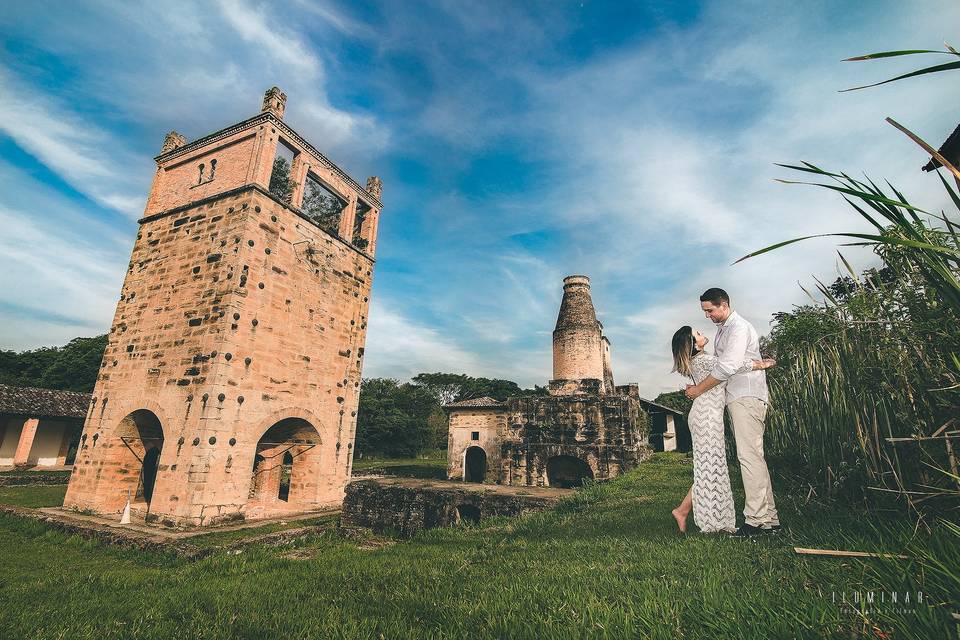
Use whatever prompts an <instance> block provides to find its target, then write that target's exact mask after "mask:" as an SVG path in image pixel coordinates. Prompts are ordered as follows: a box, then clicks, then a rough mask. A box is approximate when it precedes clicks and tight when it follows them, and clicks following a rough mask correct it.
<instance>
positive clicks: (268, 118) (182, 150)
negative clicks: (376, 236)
mask: <svg viewBox="0 0 960 640" xmlns="http://www.w3.org/2000/svg"><path fill="white" fill-rule="evenodd" d="M264 122H270V123H271V124H273V125H274V126H275V127H277V128H278V129H279V130H280V131H282V132H283V133H284V134H286V135H287V136H289V137H290V138H291V139H292V140H293V141H294V142H296V143H297V144H299V145H300V146H302V147H303V148H304V149H305V150H306V151H307V152H309V153H310V154H311V155H313V156H314V157H315V158H317V160H319V161H320V162H321V163H322V164H323V165H324V166H325V167H326V168H327V169H329V170H330V171H332V172H334V173H335V174H337V176H339V177H340V178H341V179H343V180H344V181H345V182H347V184H349V185H350V186H352V187H353V188H354V190H356V192H357V194H358V195H360V196H362V197H363V198H364V199H365V200H368V201H369V202H370V203H371V204H373V205H374V206H375V207H376V208H377V210H378V211H382V210H383V203H381V202H380V199H379V198H376V197H374V196H373V194H371V193H370V192H369V191H367V190H366V189H365V188H364V187H362V186H360V183H359V182H357V181H356V180H354V179H353V178H352V177H350V175H349V174H348V173H347V172H346V171H344V170H343V169H341V168H340V167H338V166H337V165H335V164H334V163H333V161H331V160H330V159H329V158H327V156H325V155H323V154H322V153H320V152H319V151H317V148H316V147H314V146H313V145H312V144H310V143H309V142H307V140H306V139H305V138H304V137H303V136H301V135H300V134H299V133H297V132H296V131H294V130H293V129H292V128H291V127H290V125H288V124H287V123H286V122H284V121H283V120H281V119H279V118H277V117H276V116H275V115H273V114H272V113H269V112H267V111H264V112H263V113H260V114H257V115H255V116H253V117H252V118H248V119H246V120H244V121H243V122H238V123H237V124H234V125H231V126H229V127H227V128H226V129H221V130H219V131H215V132H213V133H211V134H209V135H206V136H203V137H202V138H198V139H196V140H194V141H193V142H188V143H187V144H185V145H183V146H182V147H177V148H176V149H173V150H172V151H168V152H167V153H161V154H160V155H158V156H156V157H155V158H154V160H156V161H157V162H158V163H159V162H163V161H167V160H172V159H174V158H176V157H178V156H181V155H185V154H188V153H190V152H192V151H196V150H197V149H199V148H200V147H202V146H204V145H207V144H210V143H211V142H216V141H218V140H222V139H224V138H227V137H229V136H232V135H234V134H236V133H239V132H241V131H243V130H244V129H248V128H250V127H253V126H256V125H258V124H261V123H264Z"/></svg>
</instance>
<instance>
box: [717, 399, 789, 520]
mask: <svg viewBox="0 0 960 640" xmlns="http://www.w3.org/2000/svg"><path fill="white" fill-rule="evenodd" d="M727 411H729V412H730V420H731V422H733V436H734V439H735V440H736V442H737V458H738V459H739V460H740V473H741V475H742V476H743V492H744V494H746V501H745V503H744V505H743V515H744V518H745V521H746V523H747V524H750V525H753V526H755V527H770V526H773V525H778V524H780V520H779V518H778V517H777V507H776V505H775V504H774V502H773V486H772V485H771V484H770V473H769V472H768V471H767V461H766V460H765V459H764V457H763V428H764V426H763V420H764V418H766V416H767V403H766V402H764V401H763V400H761V399H760V398H752V397H746V398H737V399H736V400H733V401H732V402H730V403H729V404H728V405H727Z"/></svg>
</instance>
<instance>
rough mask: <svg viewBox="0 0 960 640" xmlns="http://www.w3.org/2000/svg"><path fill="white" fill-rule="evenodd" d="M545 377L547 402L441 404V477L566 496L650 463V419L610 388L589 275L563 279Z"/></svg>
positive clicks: (635, 396)
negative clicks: (444, 418)
mask: <svg viewBox="0 0 960 640" xmlns="http://www.w3.org/2000/svg"><path fill="white" fill-rule="evenodd" d="M553 377H554V379H553V380H550V382H549V383H548V386H547V390H548V391H549V394H548V395H546V396H531V395H523V396H515V397H512V398H507V399H506V400H505V401H499V400H496V399H494V398H472V399H470V400H463V401H460V402H454V403H452V404H448V405H446V407H444V408H445V409H446V411H447V414H448V415H449V422H448V439H447V477H448V478H450V479H462V480H464V481H466V482H491V483H497V484H510V485H530V486H550V487H572V486H580V484H582V482H583V481H584V480H585V479H587V478H592V479H594V480H608V479H610V478H614V477H616V476H618V475H620V474H621V473H623V472H625V471H627V470H629V469H632V468H633V467H635V466H637V465H638V464H640V463H641V462H643V461H644V460H646V459H647V458H648V457H649V456H650V454H651V449H650V446H649V443H648V439H649V438H648V436H649V433H650V418H649V415H648V413H647V411H646V410H645V409H644V407H643V405H642V404H641V399H640V390H639V387H638V386H637V385H636V384H627V385H620V386H619V387H616V386H614V384H613V367H612V366H611V357H610V340H609V339H607V337H606V336H604V335H603V325H601V324H600V322H598V321H597V312H596V310H595V309H594V307H593V300H592V299H591V296H590V278H588V277H587V276H568V277H566V278H564V279H563V301H562V302H561V303H560V313H559V314H558V315H557V325H556V329H555V330H554V332H553Z"/></svg>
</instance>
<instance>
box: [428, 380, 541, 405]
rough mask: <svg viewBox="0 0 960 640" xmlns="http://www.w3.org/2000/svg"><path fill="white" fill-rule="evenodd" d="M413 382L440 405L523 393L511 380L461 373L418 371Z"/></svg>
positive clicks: (502, 398) (500, 397)
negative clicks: (477, 376) (476, 376)
mask: <svg viewBox="0 0 960 640" xmlns="http://www.w3.org/2000/svg"><path fill="white" fill-rule="evenodd" d="M413 383H414V384H416V385H420V386H421V387H423V388H424V389H426V390H427V391H429V392H430V394H431V395H433V397H434V398H436V400H437V402H438V403H440V404H441V405H446V404H450V403H451V402H458V401H460V400H471V399H473V398H482V397H484V396H489V397H491V398H496V399H497V400H506V399H507V398H509V397H510V396H518V395H524V391H523V390H522V389H520V386H519V385H518V384H517V383H516V382H513V381H512V380H501V379H498V378H492V379H491V378H474V377H472V376H468V375H466V374H463V373H420V374H417V375H416V376H414V377H413ZM527 393H531V392H529V391H528V392H527ZM533 393H536V392H535V391H534V392H533Z"/></svg>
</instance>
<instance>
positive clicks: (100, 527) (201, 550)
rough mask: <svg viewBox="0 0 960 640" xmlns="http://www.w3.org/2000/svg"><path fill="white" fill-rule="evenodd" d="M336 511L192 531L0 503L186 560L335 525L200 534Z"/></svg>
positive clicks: (85, 533) (95, 536) (13, 511)
mask: <svg viewBox="0 0 960 640" xmlns="http://www.w3.org/2000/svg"><path fill="white" fill-rule="evenodd" d="M336 513H339V510H338V509H331V510H327V511H316V512H310V513H305V514H299V515H296V516H292V517H287V518H271V519H265V520H256V521H253V522H245V523H242V524H236V525H231V526H223V527H205V528H203V529H196V530H191V531H171V530H165V529H158V528H155V527H151V526H149V525H145V524H141V523H132V524H129V525H121V524H119V523H117V522H115V521H113V520H109V519H107V518H103V517H100V516H96V515H89V514H83V513H74V512H70V511H65V510H63V509H55V508H48V509H28V508H25V507H12V506H6V505H0V515H8V516H14V517H18V518H26V519H29V520H35V521H37V522H42V523H43V524H45V525H47V526H49V527H51V528H53V529H56V530H58V531H62V532H64V533H68V534H71V535H79V536H81V537H83V538H86V539H90V540H98V541H100V542H102V543H104V544H109V545H116V546H120V547H126V548H128V549H139V550H141V551H154V552H160V553H170V554H173V555H176V556H178V557H180V558H183V559H185V560H200V559H201V558H205V557H207V556H209V555H211V554H213V553H216V552H217V551H221V550H236V549H240V548H243V547H246V546H249V545H251V544H258V543H266V542H268V541H272V542H273V543H275V544H284V543H287V542H290V541H292V540H294V539H296V538H299V537H302V536H304V535H307V534H309V533H316V532H319V531H325V530H328V529H332V528H333V525H317V526H308V527H298V528H293V529H283V530H281V531H274V532H272V533H268V534H263V535H259V536H253V537H250V538H245V539H241V540H236V541H233V542H230V543H229V544H225V545H223V546H210V547H198V546H196V545H193V544H190V542H189V541H190V539H191V538H195V537H197V536H202V535H206V534H210V533H218V532H224V531H238V530H242V529H255V528H259V527H263V526H267V525H269V524H271V523H274V522H296V521H299V520H310V519H313V518H318V517H322V516H325V515H334V514H336Z"/></svg>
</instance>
